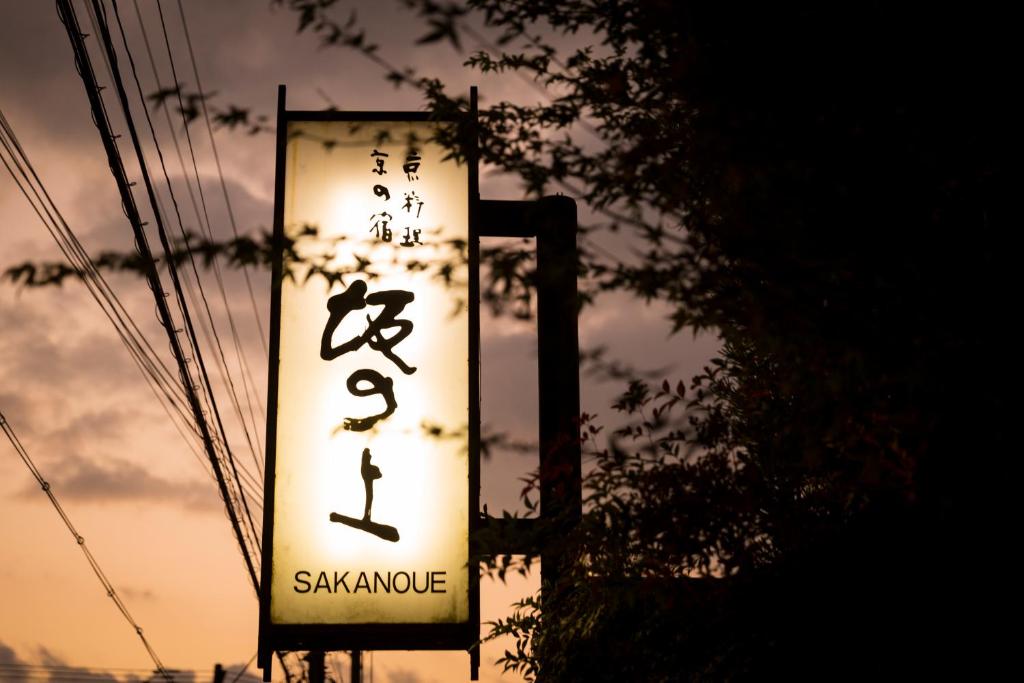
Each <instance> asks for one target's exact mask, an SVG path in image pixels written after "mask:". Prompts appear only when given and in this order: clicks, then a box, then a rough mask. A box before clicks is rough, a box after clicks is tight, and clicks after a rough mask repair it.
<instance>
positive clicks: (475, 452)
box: [466, 85, 480, 681]
mask: <svg viewBox="0 0 1024 683" xmlns="http://www.w3.org/2000/svg"><path fill="white" fill-rule="evenodd" d="M478 117H479V114H478V109H477V90H476V86H475V85H474V86H473V87H471V88H470V89H469V135H470V139H469V140H468V141H467V142H468V149H467V150H466V163H467V165H468V167H469V168H468V170H469V244H468V245H467V249H468V250H469V252H468V254H467V256H468V260H469V362H470V368H469V382H470V385H469V452H470V458H469V625H470V630H471V634H472V641H473V642H474V645H473V646H472V647H471V648H470V650H469V679H470V680H471V681H477V680H480V646H479V645H478V644H475V643H476V641H478V640H479V639H480V547H479V544H478V543H477V540H476V538H477V533H478V532H479V529H480V225H479V211H480V151H479V149H478V145H479V139H480V134H479V131H478V128H477V126H478Z"/></svg>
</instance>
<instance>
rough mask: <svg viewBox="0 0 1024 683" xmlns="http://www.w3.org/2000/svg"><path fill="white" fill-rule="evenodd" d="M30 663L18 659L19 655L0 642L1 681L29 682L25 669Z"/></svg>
mask: <svg viewBox="0 0 1024 683" xmlns="http://www.w3.org/2000/svg"><path fill="white" fill-rule="evenodd" d="M26 666H28V662H25V661H23V660H22V659H21V658H19V657H18V654H17V653H16V652H15V651H14V650H12V649H11V648H9V647H8V646H6V645H4V643H3V641H0V679H3V680H5V681H27V680H28V675H27V674H26V673H25V672H24V670H23V669H24V667H26Z"/></svg>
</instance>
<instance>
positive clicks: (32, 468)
mask: <svg viewBox="0 0 1024 683" xmlns="http://www.w3.org/2000/svg"><path fill="white" fill-rule="evenodd" d="M0 429H3V432H4V435H5V436H7V440H8V441H10V442H11V445H12V446H13V447H14V450H15V451H16V452H17V453H18V457H20V458H21V461H22V462H23V463H24V464H25V467H27V468H28V471H29V472H31V473H32V477H33V478H34V479H35V480H36V483H37V484H39V487H40V488H41V489H42V490H43V493H45V494H46V497H47V498H48V499H49V500H50V504H51V505H53V509H54V510H56V511H57V514H58V515H59V516H60V518H61V520H62V521H63V522H64V526H66V527H67V529H68V531H70V532H71V536H72V537H73V538H74V539H75V542H76V543H77V544H78V547H79V548H81V549H82V554H84V555H85V559H86V561H87V562H88V563H89V566H90V567H91V568H92V571H93V573H94V574H96V578H97V579H99V581H100V583H101V584H102V585H103V588H104V589H105V590H106V591H107V597H109V598H110V599H111V600H113V601H114V605H116V606H117V609H118V611H119V612H121V615H122V616H123V617H124V618H125V620H126V621H127V622H128V624H129V625H130V626H131V627H132V628H133V629H135V633H136V634H137V635H138V636H139V640H141V641H142V645H143V646H144V647H145V648H146V652H147V653H149V657H150V659H152V660H153V664H154V665H156V668H157V671H159V672H160V673H161V674H163V675H164V678H165V679H166V680H168V681H171V680H174V679H172V678H171V677H170V675H168V674H167V673H166V671H165V669H164V665H163V662H161V661H160V657H158V656H157V654H156V651H155V650H154V649H153V646H152V645H150V643H149V640H147V639H146V636H145V635H144V634H143V632H142V627H141V626H139V624H138V622H137V621H135V618H134V617H132V615H131V613H130V612H129V611H128V607H127V606H126V605H125V604H124V601H123V600H121V596H120V595H118V594H117V591H116V590H114V585H113V584H112V583H111V582H110V579H108V578H107V575H106V573H105V572H104V571H103V569H102V568H101V567H100V564H99V562H97V561H96V558H95V556H93V554H92V551H90V550H89V547H88V546H87V545H86V544H85V538H84V537H83V536H82V535H81V534H80V533H78V529H76V528H75V525H74V524H72V523H71V518H70V517H68V514H67V513H66V512H65V511H64V508H63V507H62V506H61V504H60V501H58V500H57V496H56V494H54V492H53V488H52V487H51V486H50V483H49V482H48V481H46V479H44V478H43V475H42V472H40V471H39V468H38V467H36V464H35V463H34V462H33V461H32V458H31V457H30V456H29V454H28V451H26V450H25V447H24V446H23V445H22V444H21V441H20V440H19V439H18V436H17V434H15V433H14V429H13V427H11V425H10V423H9V422H8V421H7V417H6V416H5V415H4V414H3V411H0Z"/></svg>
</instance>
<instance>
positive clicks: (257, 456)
mask: <svg viewBox="0 0 1024 683" xmlns="http://www.w3.org/2000/svg"><path fill="white" fill-rule="evenodd" d="M134 4H135V10H136V17H137V19H138V21H139V29H140V32H141V34H142V39H143V43H144V45H145V48H146V54H147V56H148V58H149V64H150V69H151V71H152V74H153V79H154V82H155V84H156V86H157V89H158V92H166V91H165V89H164V86H163V82H162V79H161V78H160V76H159V73H158V70H157V67H156V61H155V59H154V57H153V52H152V48H151V45H150V42H149V37H148V33H147V32H146V28H145V23H144V22H143V20H142V15H141V13H140V12H139V8H138V3H137V2H135V3H134ZM114 12H115V15H117V16H118V25H119V28H120V29H121V36H122V41H123V42H125V48H126V51H127V53H128V57H129V62H130V63H131V65H132V71H133V74H134V75H135V79H136V84H137V85H138V76H137V74H136V73H135V67H134V60H132V58H131V52H130V50H129V49H128V47H127V41H126V40H125V34H124V29H123V26H121V24H120V17H119V14H118V11H117V7H116V6H115V7H114ZM165 42H167V43H168V45H169V40H166V34H165ZM168 58H169V60H170V66H171V71H172V74H173V76H174V79H175V83H176V87H178V88H179V109H181V110H182V111H181V114H182V125H183V129H184V132H185V135H186V141H187V142H188V147H189V153H190V157H191V159H192V170H193V173H194V177H195V183H196V188H197V190H198V193H199V197H200V202H201V203H202V215H201V214H200V208H199V202H197V201H196V198H195V193H193V191H192V183H191V181H190V179H189V172H188V171H187V170H186V168H185V161H184V158H183V157H182V153H181V147H180V145H179V144H178V136H177V133H176V132H175V127H174V125H173V123H172V122H171V119H170V107H168V106H166V105H165V106H163V110H164V115H165V119H166V121H167V127H168V132H169V134H170V136H171V140H172V141H173V143H174V149H175V152H176V154H177V157H178V163H179V166H180V168H181V173H182V176H183V180H184V182H185V186H186V188H187V190H188V195H189V199H190V200H191V203H192V208H193V211H194V212H195V216H196V221H197V223H198V224H199V226H200V228H201V229H202V230H203V231H204V232H205V235H206V237H207V239H209V240H210V241H211V242H214V241H215V240H214V237H213V232H212V222H211V221H210V216H209V211H208V210H207V205H206V199H205V194H204V193H203V191H202V185H201V179H200V176H199V170H198V164H197V163H196V155H195V150H194V148H193V146H192V140H191V135H190V134H189V131H188V124H189V121H188V119H187V118H186V116H185V112H184V106H183V102H182V101H181V99H180V85H177V73H176V69H175V66H174V61H173V55H172V53H171V51H170V49H168ZM138 90H139V98H140V101H142V106H143V108H145V98H144V97H143V95H142V92H141V87H139V88H138ZM147 120H149V116H148V111H147ZM150 127H151V130H152V123H151V122H150ZM154 142H155V143H156V139H155V131H154ZM156 144H157V145H159V143H156ZM165 177H166V171H165ZM168 190H169V191H170V192H171V193H172V196H173V190H171V186H170V181H169V180H168ZM204 216H205V219H206V220H205V222H204V220H203V217H204ZM179 226H181V220H180V216H179ZM181 229H182V232H184V229H183V227H181ZM183 242H185V244H186V248H188V244H187V240H184V235H183ZM211 265H212V269H213V272H214V277H215V279H216V281H217V285H218V288H219V291H220V294H221V301H222V303H223V306H224V311H225V314H226V316H227V319H228V324H229V327H230V330H231V337H232V342H233V345H234V350H235V356H236V360H237V362H238V366H239V372H240V373H241V379H242V386H243V389H244V392H245V394H244V395H245V398H246V405H247V409H248V413H249V420H250V423H251V425H252V432H251V434H250V432H249V429H248V426H247V423H246V418H245V416H244V415H243V411H242V408H241V402H240V401H239V399H238V395H237V391H236V387H235V383H234V381H233V380H232V379H231V372H230V370H229V369H228V367H227V361H226V359H225V358H224V352H223V349H222V347H221V344H220V338H219V335H217V333H216V324H215V323H214V321H213V319H212V316H210V315H209V308H208V307H207V313H208V316H207V317H208V318H209V319H210V327H211V328H212V330H213V336H214V339H215V341H216V347H217V350H218V354H219V355H218V356H217V357H216V358H217V360H218V361H219V369H220V372H221V374H222V378H223V381H224V384H225V385H226V386H227V388H228V390H229V396H230V398H231V401H232V405H233V407H234V408H235V412H236V415H237V416H238V419H239V423H240V424H241V426H242V428H243V433H244V436H245V438H246V441H247V443H248V445H249V451H250V453H251V454H252V458H253V463H254V464H255V466H256V472H257V473H258V478H260V479H261V480H262V464H261V461H262V453H263V446H262V444H261V443H260V439H259V432H260V430H259V428H258V425H257V421H256V419H255V414H254V411H253V404H254V403H255V404H256V405H259V401H258V400H256V399H254V398H253V392H254V384H253V383H252V381H251V373H250V371H249V364H248V361H247V359H246V355H245V353H244V352H243V350H242V344H241V341H240V338H239V334H238V329H237V326H236V324H235V319H234V315H233V314H232V312H231V306H230V304H229V302H228V297H227V293H226V291H225V289H224V282H223V278H222V276H221V271H220V266H219V262H218V259H217V258H216V257H214V258H213V259H212V262H211ZM193 270H195V268H194V267H193ZM195 277H196V281H197V285H198V287H199V288H200V290H202V283H201V281H200V280H199V275H198V272H196V275H195ZM203 299H204V301H205V295H204V297H203ZM200 322H202V318H200ZM211 346H213V345H212V344H211ZM254 442H255V444H254Z"/></svg>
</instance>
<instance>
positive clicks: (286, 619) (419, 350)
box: [270, 121, 470, 624]
mask: <svg viewBox="0 0 1024 683" xmlns="http://www.w3.org/2000/svg"><path fill="white" fill-rule="evenodd" d="M437 125H440V124H436V123H429V122H425V121H384V122H365V121H358V122H357V121H290V122H289V123H288V142H287V148H286V162H285V176H284V178H285V181H284V223H283V224H284V233H285V236H286V238H287V239H288V240H293V241H294V250H295V252H296V253H298V254H299V255H301V256H303V257H306V259H307V260H308V262H311V263H314V264H317V266H318V267H319V268H322V272H335V271H336V272H341V273H344V274H343V275H342V277H341V278H340V279H339V280H337V281H335V282H333V283H331V284H328V280H327V279H325V278H324V277H323V276H322V274H321V273H312V274H311V275H310V276H309V277H308V279H307V277H306V276H307V275H308V274H309V268H310V266H309V265H308V263H307V264H305V265H303V264H297V265H295V266H293V267H292V268H291V274H292V277H288V276H286V277H285V278H284V279H283V281H282V283H281V293H280V330H279V335H280V337H279V339H280V346H279V364H278V391H277V402H276V414H277V419H276V425H277V429H276V456H275V457H276V463H275V469H274V477H273V480H274V490H273V492H272V495H273V506H274V507H273V527H272V529H273V530H272V534H273V549H272V556H271V561H272V569H271V586H270V620H271V622H272V623H273V624H442V623H448V624H461V623H465V622H467V621H468V620H469V618H470V607H469V605H470V603H469V593H470V577H469V573H468V572H469V569H468V565H469V545H468V528H469V509H468V508H469V504H468V484H469V462H468V458H469V447H468V437H467V424H468V415H469V399H468V382H469V362H468V361H469V348H468V343H469V342H468V339H469V334H468V330H469V327H468V325H469V323H468V316H467V312H466V300H467V296H468V291H467V269H466V266H465V263H464V255H465V244H466V243H467V241H468V215H467V211H468V209H467V207H468V176H467V167H466V165H465V164H459V163H456V162H455V161H454V160H453V159H445V156H446V155H447V152H446V150H444V149H443V148H442V147H441V146H440V145H438V144H436V143H434V142H431V140H432V138H433V137H434V135H435V132H436V126H437ZM310 228H315V235H314V231H313V230H311V229H310ZM445 265H448V266H453V268H451V269H446V268H445ZM286 270H287V264H286ZM377 416H380V417H379V418H377ZM375 418H377V419H376V420H375Z"/></svg>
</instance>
